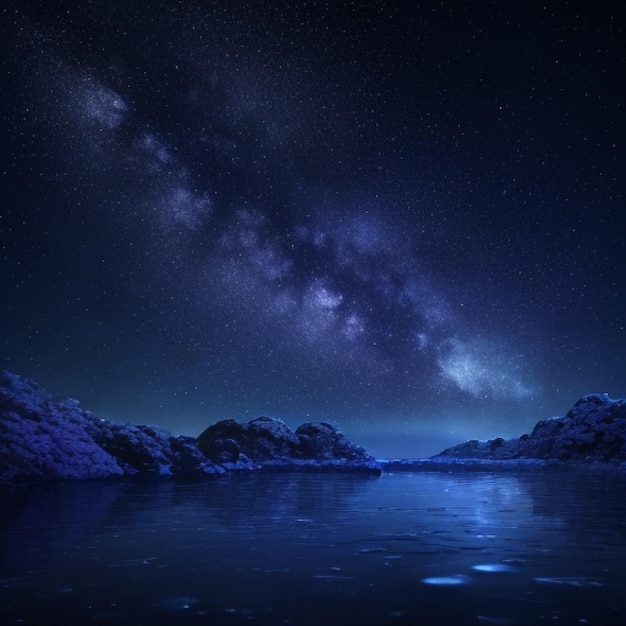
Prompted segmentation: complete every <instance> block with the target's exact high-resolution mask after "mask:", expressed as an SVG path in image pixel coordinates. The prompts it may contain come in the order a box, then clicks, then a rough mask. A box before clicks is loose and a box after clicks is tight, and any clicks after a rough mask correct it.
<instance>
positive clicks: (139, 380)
mask: <svg viewBox="0 0 626 626" xmlns="http://www.w3.org/2000/svg"><path fill="white" fill-rule="evenodd" d="M0 20H1V22H0V32H1V33H2V37H1V38H0V64H1V72H2V73H1V75H0V76H1V78H0V80H1V81H2V85H1V86H2V90H1V93H0V115H1V120H0V122H1V123H0V263H1V264H0V290H1V291H0V293H1V294H2V296H1V301H0V323H1V328H2V333H1V335H0V340H1V343H0V366H1V367H3V368H5V369H9V370H11V371H14V372H16V373H20V374H23V375H25V376H29V377H32V378H34V379H35V380H37V381H39V382H40V383H41V384H42V385H44V386H45V387H47V388H48V389H50V390H51V391H55V392H58V393H61V394H64V395H70V396H72V397H75V398H78V399H79V400H80V401H81V403H82V404H83V405H84V406H86V407H88V408H90V409H92V410H93V411H94V412H96V413H97V414H98V415H100V416H102V417H107V418H109V419H115V420H128V421H131V422H135V423H151V424H157V425H160V426H162V427H164V428H168V429H170V430H172V431H173V432H174V433H175V434H187V435H193V436H197V435H198V434H199V433H200V432H201V431H202V430H203V429H204V428H205V427H206V426H208V425H209V424H211V423H214V422H215V421H217V420H219V419H224V418H227V417H233V418H237V419H250V418H253V417H256V416H258V415H271V416H274V417H278V418H281V419H284V420H285V421H286V422H287V423H288V424H290V425H291V426H293V427H295V426H297V425H299V424H300V423H302V422H304V421H308V420H325V421H330V422H332V423H334V424H335V425H338V426H339V427H340V428H341V429H342V430H343V431H344V432H345V433H346V435H347V436H349V437H350V438H351V439H353V440H354V441H356V442H357V443H360V444H361V445H364V446H365V447H366V448H367V449H368V450H369V451H370V452H372V453H373V454H375V455H376V456H378V457H394V456H404V457H419V456H425V455H429V454H435V453H436V452H439V451H440V450H441V449H443V448H444V447H447V446H449V445H453V444H456V443H459V442H460V441H463V440H465V439H467V438H486V437H496V436H504V437H511V436H518V435H520V434H522V433H523V432H528V431H529V430H531V429H532V426H533V425H534V423H535V422H536V421H537V420H539V419H542V418H545V417H549V416H551V415H563V414H565V412H567V410H568V409H569V408H570V407H571V406H572V405H573V403H574V402H575V401H576V400H577V399H578V398H579V397H580V396H582V395H584V394H586V393H590V392H608V393H609V394H610V395H611V396H612V397H615V398H619V397H626V366H625V362H626V359H625V358H624V357H625V356H626V330H625V324H626V283H625V279H624V268H625V267H626V250H625V245H624V235H625V234H626V212H625V204H626V201H625V192H626V189H625V187H626V176H625V175H624V172H625V171H626V169H625V167H624V166H625V161H626V159H625V152H624V145H625V138H626V132H625V131H626V121H625V120H626V111H625V110H624V108H625V107H624V103H625V101H626V98H625V95H626V76H625V73H626V72H625V68H626V43H625V42H626V7H625V5H624V3H623V2H621V1H619V0H614V1H612V0H605V1H602V2H587V1H584V2H582V1H581V2H573V1H563V2H535V1H534V0H529V1H525V2H514V1H511V2H508V1H496V0H485V1H481V2H461V1H446V0H441V1H425V2H420V1H416V2H384V1H378V2H372V1H370V0H364V1H362V2H351V1H346V2H330V1H322V0H319V1H318V0H292V1H285V2H273V1H269V0H268V1H265V0H259V1H258V2H242V1H240V0H228V1H226V0H213V1H211V2H198V1H196V2H192V1H189V2H185V1H182V0H181V1H174V0H171V1H170V0H153V1H151V2H143V1H141V0H106V1H105V0H83V1H80V2H79V1H76V2H64V1H59V2H46V1H44V0H39V1H37V0H19V1H17V0H8V1H5V2H4V3H3V4H2V8H0Z"/></svg>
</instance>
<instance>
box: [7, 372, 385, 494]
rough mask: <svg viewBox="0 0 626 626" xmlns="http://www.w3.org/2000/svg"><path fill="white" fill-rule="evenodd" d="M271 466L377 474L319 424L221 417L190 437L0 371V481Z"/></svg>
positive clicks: (369, 461)
mask: <svg viewBox="0 0 626 626" xmlns="http://www.w3.org/2000/svg"><path fill="white" fill-rule="evenodd" d="M258 469H272V470H275V471H279V470H283V471H284V470H298V471H350V472H367V473H372V474H380V473H381V472H382V469H381V466H380V464H379V463H377V462H376V461H375V460H374V458H373V457H371V456H370V455H369V454H367V453H366V452H365V450H364V449H363V448H361V447H360V446H357V445H355V444H353V443H351V442H349V441H348V440H347V439H346V437H345V436H344V435H343V434H342V433H341V432H340V431H339V430H337V429H336V428H335V427H333V426H332V425H330V424H326V423H323V422H311V423H307V424H303V425H302V426H300V427H299V428H298V429H297V430H296V431H295V432H293V431H292V430H291V429H290V428H289V427H288V426H287V424H285V423H284V422H283V421H281V420H278V419H275V418H270V417H259V418H256V419H254V420H251V421H250V422H248V423H244V424H241V423H238V422H236V421H234V420H222V421H220V422H218V423H217V424H214V425H212V426H209V427H208V428H207V429H206V430H205V431H204V432H203V433H202V434H201V435H200V436H199V437H198V438H197V439H196V438H194V437H187V436H182V435H180V436H174V435H172V434H171V433H170V432H168V431H166V430H163V429H160V428H156V427H154V426H146V425H134V424H128V423H114V422H111V421H109V420H106V419H102V418H98V417H96V416H95V415H94V414H93V413H92V412H91V411H88V410H86V409H84V408H82V407H81V405H80V403H79V402H78V401H77V400H74V399H72V398H57V397H55V396H53V395H51V394H50V393H48V392H47V391H45V390H44V389H42V388H41V387H40V386H39V385H38V384H37V383H35V382H34V381H32V380H29V379H27V378H23V377H21V376H19V375H17V374H13V373H11V372H7V371H5V372H3V373H2V374H0V483H4V484H12V483H16V482H24V481H33V480H37V481H40V480H86V479H102V478H114V477H117V478H120V477H128V476H134V477H149V476H161V477H173V478H185V479H190V478H201V477H207V476H220V475H224V474H226V473H227V472H233V471H242V470H258Z"/></svg>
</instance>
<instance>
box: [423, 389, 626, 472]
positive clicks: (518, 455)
mask: <svg viewBox="0 0 626 626" xmlns="http://www.w3.org/2000/svg"><path fill="white" fill-rule="evenodd" d="M433 458H434V459H439V460H445V459H476V460H494V461H507V460H508V461H510V460H516V459H541V460H548V461H568V462H569V461H581V462H597V463H611V464H616V465H617V464H625V465H626V400H611V398H609V397H608V395H606V394H590V395H587V396H584V397H583V398H581V399H580V400H578V402H576V404H575V405H574V406H573V407H572V409H571V410H570V411H569V412H568V413H567V415H566V416H565V417H554V418H551V419H547V420H542V421H540V422H538V423H537V424H536V425H535V427H534V429H533V431H532V432H531V433H530V434H528V435H522V436H521V437H519V438H516V439H508V440H505V439H502V438H498V439H491V440H487V441H478V440H471V441H466V442H465V443H462V444H459V445H457V446H454V447H452V448H448V449H447V450H444V451H443V452H441V453H440V454H438V455H436V456H435V457H433Z"/></svg>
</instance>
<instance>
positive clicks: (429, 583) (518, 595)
mask: <svg viewBox="0 0 626 626" xmlns="http://www.w3.org/2000/svg"><path fill="white" fill-rule="evenodd" d="M625 496H626V479H625V478H624V477H623V476H621V477H620V476H619V475H615V474H611V473H592V474H589V475H586V474H584V473H580V472H572V471H563V470H556V471H555V470H542V471H530V470H526V471H524V472H522V473H519V474H512V473H500V474H498V473H477V472H467V473H461V472H455V473H441V472H419V473H398V474H391V475H384V476H382V477H380V478H373V477H368V476H362V475H345V474H297V473H294V474H271V473H260V474H249V473H245V474H239V475H232V476H230V477H228V478H225V479H215V480H209V481H207V482H200V483H190V484H176V483H172V482H162V483H135V484H124V485H123V484H77V483H74V484H64V485H58V486H55V487H50V486H47V487H41V488H31V489H28V490H26V491H22V492H19V493H16V494H13V495H8V496H4V497H3V502H2V510H1V511H0V623H2V624H6V625H9V624H22V625H36V626H45V625H48V624H111V625H113V624H115V625H117V624H125V625H129V626H130V625H134V626H139V625H161V624H177V625H178V624H181V625H182V624H207V625H208V624H211V625H222V624H224V625H231V624H232V625H237V624H263V625H266V624H267V625H269V624H272V625H274V624H276V625H278V624H285V625H287V624H293V625H296V626H297V625H313V624H320V625H321V624H324V625H332V624H399V625H402V624H427V625H432V624H446V625H448V624H450V625H465V624H467V625H473V624H500V625H505V624H520V625H524V626H526V625H533V624H537V625H545V624H559V625H560V624H602V625H611V624H616V625H617V624H620V625H624V624H626V498H625Z"/></svg>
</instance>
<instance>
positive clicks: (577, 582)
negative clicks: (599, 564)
mask: <svg viewBox="0 0 626 626" xmlns="http://www.w3.org/2000/svg"><path fill="white" fill-rule="evenodd" d="M534 581H535V582H538V583H540V584H542V585H564V586H566V587H585V588H595V587H604V586H606V584H607V581H606V580H602V579H601V578H589V577H587V576H553V577H546V578H543V577H539V578H535V579H534Z"/></svg>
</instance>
